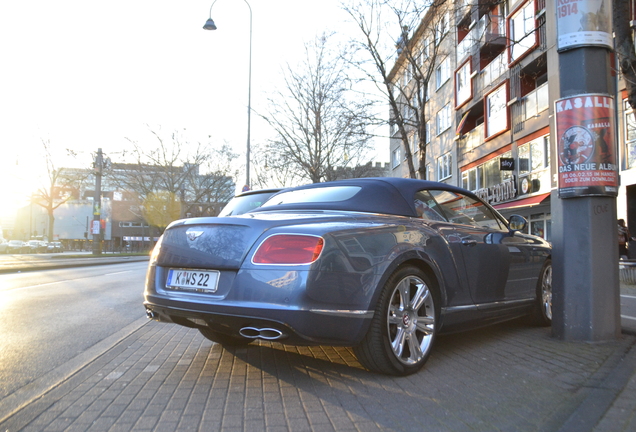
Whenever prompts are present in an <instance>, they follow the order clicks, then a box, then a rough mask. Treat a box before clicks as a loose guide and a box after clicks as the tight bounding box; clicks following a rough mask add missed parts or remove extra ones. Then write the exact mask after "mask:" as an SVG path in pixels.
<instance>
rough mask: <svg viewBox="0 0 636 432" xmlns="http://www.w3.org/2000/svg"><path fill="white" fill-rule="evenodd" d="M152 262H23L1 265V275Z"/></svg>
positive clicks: (120, 259)
mask: <svg viewBox="0 0 636 432" xmlns="http://www.w3.org/2000/svg"><path fill="white" fill-rule="evenodd" d="M148 260H150V257H149V256H130V257H100V258H93V257H87V258H69V259H67V260H64V261H65V262H55V261H33V262H22V263H18V264H13V265H12V264H8V265H3V264H2V263H0V274H6V273H20V272H28V271H38V270H55V269H63V268H72V267H88V266H98V265H108V264H125V263H130V262H142V261H148Z"/></svg>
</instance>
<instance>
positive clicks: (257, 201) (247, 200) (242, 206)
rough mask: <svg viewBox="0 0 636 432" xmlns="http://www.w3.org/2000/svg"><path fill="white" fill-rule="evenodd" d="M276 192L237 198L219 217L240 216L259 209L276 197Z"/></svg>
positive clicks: (224, 208)
mask: <svg viewBox="0 0 636 432" xmlns="http://www.w3.org/2000/svg"><path fill="white" fill-rule="evenodd" d="M275 193H276V192H275V191H269V192H263V193H254V194H249V195H243V196H240V195H239V196H236V197H234V198H232V199H231V200H230V202H229V203H227V205H226V206H225V207H223V210H221V212H220V213H219V217H222V216H233V215H240V214H243V213H247V212H248V211H250V210H253V209H255V208H258V207H260V206H262V205H263V203H264V202H265V201H267V200H268V199H269V198H270V197H271V196H272V195H274V194H275Z"/></svg>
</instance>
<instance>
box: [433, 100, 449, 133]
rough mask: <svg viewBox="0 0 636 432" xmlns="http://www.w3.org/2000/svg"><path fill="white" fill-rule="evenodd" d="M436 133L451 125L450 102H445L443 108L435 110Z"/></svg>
mask: <svg viewBox="0 0 636 432" xmlns="http://www.w3.org/2000/svg"><path fill="white" fill-rule="evenodd" d="M436 122H437V135H439V134H441V133H442V132H444V131H445V130H447V129H449V128H450V126H451V109H450V104H446V105H445V106H444V108H442V109H441V110H439V111H438V112H437V117H436Z"/></svg>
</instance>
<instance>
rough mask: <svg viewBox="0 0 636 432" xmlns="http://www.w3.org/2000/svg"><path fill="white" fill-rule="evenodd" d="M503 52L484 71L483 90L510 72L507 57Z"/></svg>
mask: <svg viewBox="0 0 636 432" xmlns="http://www.w3.org/2000/svg"><path fill="white" fill-rule="evenodd" d="M505 54H506V53H505V52H503V53H501V54H499V55H498V56H497V57H495V59H494V60H493V61H491V62H490V63H488V65H487V66H486V67H485V68H484V69H483V70H482V74H481V75H482V83H483V88H486V87H488V86H489V85H491V84H492V83H493V82H495V81H496V80H497V78H499V77H500V76H501V75H503V74H504V73H506V71H507V70H508V63H507V56H506V55H505Z"/></svg>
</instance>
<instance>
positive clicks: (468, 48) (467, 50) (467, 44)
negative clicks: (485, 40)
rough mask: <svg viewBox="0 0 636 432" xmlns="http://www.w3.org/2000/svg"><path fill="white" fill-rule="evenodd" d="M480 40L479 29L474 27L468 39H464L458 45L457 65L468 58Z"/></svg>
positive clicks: (467, 36)
mask: <svg viewBox="0 0 636 432" xmlns="http://www.w3.org/2000/svg"><path fill="white" fill-rule="evenodd" d="M477 40H479V37H478V33H477V27H476V26H475V27H473V28H472V29H471V30H470V31H469V32H468V34H467V35H466V37H465V38H464V39H462V41H461V42H460V43H459V44H457V63H458V64H459V63H461V62H462V60H464V59H465V58H466V57H468V56H469V55H470V54H471V52H472V48H473V46H475V43H476V41H477Z"/></svg>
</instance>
